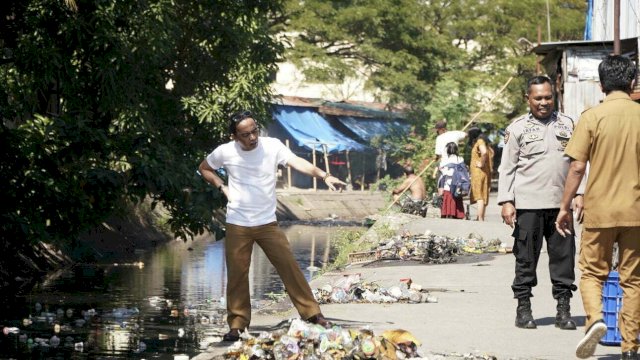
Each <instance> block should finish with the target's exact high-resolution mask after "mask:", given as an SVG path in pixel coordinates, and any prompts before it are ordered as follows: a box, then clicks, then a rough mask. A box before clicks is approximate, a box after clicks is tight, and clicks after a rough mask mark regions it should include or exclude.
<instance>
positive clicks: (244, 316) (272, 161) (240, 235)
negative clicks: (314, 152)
mask: <svg viewBox="0 0 640 360" xmlns="http://www.w3.org/2000/svg"><path fill="white" fill-rule="evenodd" d="M259 133H260V128H259V127H258V124H257V122H256V120H255V119H254V118H253V117H252V114H251V112H250V111H244V112H239V113H237V114H235V115H233V116H232V117H231V119H230V122H229V134H230V135H231V139H232V140H231V141H230V142H228V143H226V144H222V145H220V146H218V147H217V148H216V149H215V150H213V152H212V153H210V154H209V155H208V156H207V158H206V159H205V160H203V161H202V163H201V164H200V168H199V170H200V173H201V174H202V176H203V177H204V179H205V180H206V181H207V182H209V183H210V184H212V185H213V186H215V187H216V188H218V190H220V191H221V192H222V193H224V195H225V196H226V197H227V200H228V203H227V216H226V237H225V245H224V246H225V257H226V263H227V323H228V324H229V328H230V330H229V332H228V333H227V334H225V335H224V337H223V340H224V341H237V340H238V339H239V338H240V333H241V332H242V331H243V330H244V329H246V328H248V327H249V323H250V322H251V298H250V292H249V266H250V264H251V252H252V249H253V244H254V243H257V244H258V245H259V246H260V247H261V248H262V250H263V251H264V253H265V254H266V255H267V258H269V261H270V262H271V263H272V264H273V266H274V267H275V268H276V270H277V271H278V274H279V275H280V278H281V279H282V282H283V283H284V286H285V289H286V290H287V293H288V294H289V297H290V298H291V302H292V303H293V305H294V306H295V307H296V309H297V310H298V313H299V314H300V317H301V318H302V319H305V320H307V321H309V322H312V323H314V324H319V325H321V326H324V327H330V326H331V323H330V322H329V321H328V320H327V319H325V317H324V316H323V315H322V313H321V312H320V306H319V305H318V302H317V301H316V300H315V298H314V297H313V293H312V292H311V288H310V286H309V283H308V282H307V280H306V279H305V277H304V275H303V274H302V271H301V270H300V266H299V265H298V263H297V262H296V260H295V258H294V257H293V254H292V252H291V249H290V247H289V241H288V240H287V238H286V236H285V234H284V232H283V231H282V230H281V229H280V227H279V226H278V223H277V222H276V204H277V199H276V172H277V169H278V165H283V166H284V165H289V166H291V167H292V168H294V169H296V170H298V171H299V172H301V173H304V174H307V175H310V176H315V177H319V178H322V180H323V181H324V182H325V184H327V186H328V187H329V188H330V189H331V190H335V189H336V187H340V188H342V187H344V186H345V185H346V184H345V183H344V182H342V181H340V180H339V179H338V178H336V177H334V176H332V175H331V174H329V173H327V172H325V171H323V170H321V169H319V168H317V167H316V166H314V165H312V164H311V163H310V162H308V161H307V160H305V159H302V158H300V157H298V156H296V155H294V154H293V153H292V152H291V150H289V148H287V147H286V146H284V144H282V142H281V141H280V140H278V139H275V138H270V137H260V136H259ZM220 168H224V169H225V171H226V173H227V175H228V180H229V184H228V186H227V185H225V184H224V181H223V179H222V178H220V177H219V176H218V175H217V173H216V170H217V169H220Z"/></svg>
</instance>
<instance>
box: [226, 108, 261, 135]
mask: <svg viewBox="0 0 640 360" xmlns="http://www.w3.org/2000/svg"><path fill="white" fill-rule="evenodd" d="M248 118H252V119H253V114H252V113H251V111H249V110H242V111H238V112H237V113H234V114H233V115H231V116H230V117H229V134H230V135H235V133H236V128H237V127H238V123H239V122H240V121H242V120H244V119H248ZM254 120H255V119H254Z"/></svg>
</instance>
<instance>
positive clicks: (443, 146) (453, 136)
mask: <svg viewBox="0 0 640 360" xmlns="http://www.w3.org/2000/svg"><path fill="white" fill-rule="evenodd" d="M434 130H435V131H436V133H437V134H438V136H437V137H436V146H435V155H436V161H437V162H438V166H437V167H436V168H435V169H434V171H433V178H434V179H435V178H436V176H437V173H438V170H439V169H440V168H441V167H443V166H444V165H445V159H446V157H447V144H448V143H450V142H452V143H455V144H456V145H457V144H458V143H459V142H460V141H461V140H462V139H464V138H465V137H467V133H466V132H464V131H457V130H452V131H447V121H446V120H439V121H437V122H436V125H435V126H434Z"/></svg>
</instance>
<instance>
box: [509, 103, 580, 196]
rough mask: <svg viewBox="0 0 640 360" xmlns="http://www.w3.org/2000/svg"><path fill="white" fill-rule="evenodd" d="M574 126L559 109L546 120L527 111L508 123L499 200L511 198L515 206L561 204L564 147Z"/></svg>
mask: <svg viewBox="0 0 640 360" xmlns="http://www.w3.org/2000/svg"><path fill="white" fill-rule="evenodd" d="M573 127H574V123H573V120H572V119H571V118H570V117H568V116H566V115H564V114H561V113H558V112H554V113H553V114H552V115H551V117H550V118H549V119H548V120H547V122H546V123H544V122H541V121H540V120H538V119H536V118H534V117H533V116H532V115H531V113H529V114H527V115H523V116H521V117H519V118H517V119H515V120H514V121H513V122H512V123H511V124H510V125H509V126H508V127H507V129H506V133H505V138H504V141H505V146H504V148H503V150H502V160H501V162H500V168H499V169H498V171H499V172H500V178H499V180H498V204H502V203H504V202H507V201H512V202H514V204H515V207H516V208H517V209H557V208H560V202H561V200H562V194H563V192H564V182H565V179H566V177H567V172H568V171H569V158H568V157H567V156H565V155H564V149H565V147H566V146H567V143H568V142H569V139H570V138H571V134H572V133H573Z"/></svg>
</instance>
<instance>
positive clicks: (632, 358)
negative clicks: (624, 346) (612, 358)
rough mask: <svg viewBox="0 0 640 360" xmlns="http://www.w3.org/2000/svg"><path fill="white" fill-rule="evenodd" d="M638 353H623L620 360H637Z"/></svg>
mask: <svg viewBox="0 0 640 360" xmlns="http://www.w3.org/2000/svg"><path fill="white" fill-rule="evenodd" d="M637 359H638V353H637V352H635V351H625V352H623V353H622V356H621V357H620V360H637Z"/></svg>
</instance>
